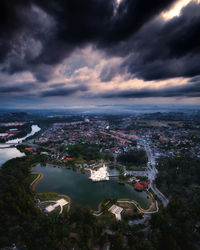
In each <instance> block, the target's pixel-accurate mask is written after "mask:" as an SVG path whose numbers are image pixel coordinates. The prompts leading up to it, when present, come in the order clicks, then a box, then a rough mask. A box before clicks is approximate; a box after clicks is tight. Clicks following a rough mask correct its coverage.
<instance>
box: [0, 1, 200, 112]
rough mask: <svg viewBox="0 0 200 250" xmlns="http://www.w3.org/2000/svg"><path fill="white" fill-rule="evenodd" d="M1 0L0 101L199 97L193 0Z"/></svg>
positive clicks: (52, 103) (59, 103)
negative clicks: (12, 0)
mask: <svg viewBox="0 0 200 250" xmlns="http://www.w3.org/2000/svg"><path fill="white" fill-rule="evenodd" d="M0 4H1V9H0V12H1V15H0V97H1V99H0V100H1V106H4V107H8V108H12V107H19V108H23V107H26V108H63V107H64V108H67V107H69V106H76V107H83V106H88V107H94V106H95V105H101V104H108V105H112V104H119V103H121V104H133V103H134V104H137V103H138V104H141V103H144V104H145V103H146V104H147V103H152V104H154V103H155V104H156V103H165V104H167V103H169V104H171V103H174V104H199V100H200V67H199V64H200V40H199V37H200V34H199V33H200V31H199V27H200V1H199V0H196V1H189V0H179V1H175V0H163V1H153V2H151V1H147V0H134V1H132V0H85V1H84V2H82V1H81V2H80V1H78V0H73V1H72V0H71V1H63V0H57V1H56V0H50V1H42V0H23V1H15V2H13V3H11V2H8V1H6V0H3V1H1V3H0Z"/></svg>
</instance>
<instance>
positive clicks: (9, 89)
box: [0, 82, 35, 95]
mask: <svg viewBox="0 0 200 250" xmlns="http://www.w3.org/2000/svg"><path fill="white" fill-rule="evenodd" d="M34 87H35V84H34V83H32V82H31V83H23V84H21V85H18V86H17V85H11V86H0V95H1V94H10V93H14V94H16V93H22V92H27V91H30V90H32V89H34Z"/></svg>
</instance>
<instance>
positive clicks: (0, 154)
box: [0, 148, 25, 166]
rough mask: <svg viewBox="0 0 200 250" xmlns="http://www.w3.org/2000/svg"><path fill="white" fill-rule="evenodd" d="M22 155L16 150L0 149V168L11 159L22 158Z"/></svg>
mask: <svg viewBox="0 0 200 250" xmlns="http://www.w3.org/2000/svg"><path fill="white" fill-rule="evenodd" d="M24 155H25V154H24V153H21V152H20V151H19V150H18V149H16V148H0V166H1V165H2V164H3V163H5V162H6V161H8V160H10V159H12V158H15V157H22V156H24Z"/></svg>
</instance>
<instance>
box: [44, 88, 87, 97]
mask: <svg viewBox="0 0 200 250" xmlns="http://www.w3.org/2000/svg"><path fill="white" fill-rule="evenodd" d="M87 90H88V88H87V87H86V86H80V87H72V88H56V89H53V90H47V91H43V92H42V93H41V97H54V96H70V95H73V94H75V93H77V92H79V91H81V92H84V91H87Z"/></svg>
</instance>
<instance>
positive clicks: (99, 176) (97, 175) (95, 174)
mask: <svg viewBox="0 0 200 250" xmlns="http://www.w3.org/2000/svg"><path fill="white" fill-rule="evenodd" d="M90 173H91V175H90V177H89V179H91V180H92V181H108V180H109V173H108V171H107V167H106V166H105V164H104V165H103V167H101V168H99V169H98V170H91V169H90Z"/></svg>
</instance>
